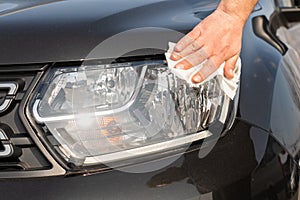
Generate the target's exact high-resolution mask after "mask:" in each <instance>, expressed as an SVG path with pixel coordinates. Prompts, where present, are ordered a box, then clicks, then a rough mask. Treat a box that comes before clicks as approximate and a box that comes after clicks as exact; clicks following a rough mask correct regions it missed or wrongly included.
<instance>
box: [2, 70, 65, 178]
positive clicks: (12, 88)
mask: <svg viewBox="0 0 300 200" xmlns="http://www.w3.org/2000/svg"><path fill="white" fill-rule="evenodd" d="M44 67H45V66H44V65H36V66H0V178H12V177H27V176H28V177H29V176H30V177H33V176H41V174H42V176H43V175H45V176H48V175H55V174H56V173H55V172H53V170H54V171H56V172H57V173H61V172H62V171H61V170H57V168H58V166H57V167H55V165H57V164H56V162H54V161H53V160H51V159H50V160H49V157H50V156H47V155H46V154H45V153H43V152H42V148H41V147H43V146H42V145H38V144H37V142H36V141H38V140H37V139H35V137H36V134H35V133H34V132H33V130H32V129H31V128H30V126H29V124H28V120H27V119H26V117H25V114H24V113H25V104H26V99H27V97H28V96H29V95H30V94H31V90H32V89H33V88H34V85H35V83H36V82H37V80H38V78H39V77H40V76H41V74H42V73H43V69H44ZM45 152H46V151H45ZM47 157H48V158H47ZM28 172H31V173H28ZM32 172H33V173H32ZM45 172H47V173H45ZM50 172H51V173H50Z"/></svg>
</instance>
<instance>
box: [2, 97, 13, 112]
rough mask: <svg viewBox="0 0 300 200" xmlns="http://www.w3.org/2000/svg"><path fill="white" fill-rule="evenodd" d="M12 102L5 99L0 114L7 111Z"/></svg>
mask: <svg viewBox="0 0 300 200" xmlns="http://www.w3.org/2000/svg"><path fill="white" fill-rule="evenodd" d="M11 102H12V99H5V100H4V102H3V103H2V104H1V105H0V112H3V111H5V110H6V109H7V108H8V107H9V105H10V103H11Z"/></svg>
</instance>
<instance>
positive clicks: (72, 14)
mask: <svg viewBox="0 0 300 200" xmlns="http://www.w3.org/2000/svg"><path fill="white" fill-rule="evenodd" d="M12 3H15V7H13V6H10V7H9V9H7V10H5V9H3V10H2V11H0V27H5V28H4V29H2V30H4V31H0V43H1V46H0V52H1V54H0V70H2V71H1V74H0V75H1V76H2V79H1V80H3V79H4V78H3V77H5V74H6V73H8V72H9V71H10V73H11V72H14V71H18V68H20V69H22V68H23V69H22V70H20V71H26V67H27V70H29V68H31V66H32V64H35V63H42V64H41V66H42V67H41V68H39V67H37V70H35V69H36V68H34V67H33V69H30V70H32V71H39V74H40V75H42V74H43V66H46V65H47V64H51V63H59V62H73V61H80V60H82V59H84V58H85V57H86V56H87V54H88V53H89V52H90V51H91V50H92V49H93V48H94V47H95V46H96V45H97V44H99V43H100V42H101V41H103V40H104V39H106V38H108V37H110V36H112V35H114V34H117V33H119V32H122V31H125V30H128V29H132V28H139V27H163V28H169V29H174V30H177V31H181V32H183V33H186V32H187V31H189V30H190V29H192V27H193V26H194V25H195V24H197V23H198V22H199V21H200V18H203V17H205V16H206V15H207V14H208V13H210V12H211V10H212V9H213V8H215V7H216V5H217V1H206V0H205V1H196V0H186V1H181V0H176V1H152V2H147V3H145V2H141V1H126V2H123V1H119V2H118V5H119V6H116V4H115V3H116V1H106V2H103V1H45V2H43V3H42V4H41V3H40V2H38V1H29V2H26V3H24V2H21V1H14V2H12ZM272 6H273V4H272V3H271V2H270V1H268V0H262V1H260V9H258V10H257V11H255V12H253V13H252V15H251V17H250V19H249V20H248V22H247V24H246V26H245V28H244V36H243V49H242V53H241V58H242V65H243V68H242V76H241V85H240V100H239V107H238V108H239V109H238V114H237V118H236V120H235V123H234V125H233V127H232V128H231V129H230V131H229V132H228V133H227V134H226V135H225V137H223V138H221V139H220V140H219V141H218V143H217V145H216V146H215V148H214V149H213V151H212V152H211V153H210V154H209V155H208V156H207V157H205V158H203V159H199V158H198V157H197V155H198V154H197V151H192V152H190V153H187V154H185V155H183V156H181V158H180V159H178V160H177V161H176V162H175V163H173V164H172V165H171V166H168V167H166V168H164V169H161V170H159V171H154V172H149V173H144V174H133V173H125V172H121V171H118V170H112V171H107V172H103V173H98V174H92V175H90V176H87V175H89V172H88V171H87V172H86V173H85V174H86V175H85V176H74V177H72V176H70V175H71V174H70V175H68V176H66V177H63V176H59V177H47V178H33V179H24V180H18V179H13V180H5V179H3V180H1V181H0V191H1V194H2V195H1V199H20V198H23V199H41V198H43V199H85V198H86V199H193V198H195V199H196V198H199V197H200V196H202V197H203V198H204V196H203V195H204V194H206V197H205V198H208V199H210V198H212V197H213V199H231V200H232V199H296V198H297V197H296V195H297V189H298V182H297V180H298V173H297V172H298V171H297V170H298V169H297V167H298V166H297V163H296V162H297V161H298V160H297V159H298V152H299V145H300V144H299V141H298V138H299V133H298V132H297V131H296V132H295V128H294V126H295V124H291V123H290V122H289V121H286V120H285V119H288V118H289V117H290V116H284V115H282V116H277V117H280V119H282V121H283V122H284V123H282V124H276V123H275V124H274V122H273V121H272V120H273V119H274V118H273V117H272V110H273V109H276V108H279V107H280V108H282V107H283V108H285V109H290V108H291V107H292V108H293V109H298V110H299V108H298V107H299V106H297V104H296V102H295V101H289V102H294V105H287V104H285V99H284V98H283V99H281V100H280V101H274V91H276V96H281V95H284V96H287V97H291V98H292V97H293V95H294V93H295V91H294V90H295V88H296V87H293V85H292V84H293V83H292V82H291V81H288V80H289V79H291V77H287V76H286V73H284V71H285V65H284V64H283V63H282V59H283V58H284V55H283V52H280V50H278V48H274V45H272V44H271V45H270V44H269V43H270V42H269V43H268V42H266V41H265V40H263V38H260V37H259V36H258V35H257V34H255V33H254V31H253V18H255V17H259V16H265V17H266V19H270V16H271V14H272V13H273V12H274V11H275V10H274V9H273V7H272ZM199 13H200V14H199ZM201 13H203V14H201ZM167 42H168V41H166V44H167ZM275 42H276V41H275ZM148 53H149V54H151V55H156V54H160V53H161V51H155V50H153V51H150V52H148ZM141 55H142V56H144V52H143V53H142V52H134V54H131V55H130V54H129V55H127V56H128V57H130V56H141ZM30 70H29V71H30ZM15 73H18V72H15ZM0 78H1V77H0ZM294 78H295V77H294ZM296 78H297V77H296ZM38 79H39V77H38V78H36V81H37V80H38ZM1 80H0V81H1ZM291 80H292V79H291ZM286 83H288V84H287V85H289V86H290V87H289V88H290V89H289V90H287V91H282V89H281V88H280V87H279V86H280V85H282V84H286ZM31 88H32V89H33V88H34V85H31ZM30 92H31V91H30ZM274 102H275V103H274ZM21 105H22V106H21V108H20V112H19V113H21V115H23V117H22V120H23V122H24V123H25V124H27V125H26V130H25V131H28V132H29V133H30V134H31V135H34V131H33V129H32V128H31V127H30V125H29V123H28V121H27V118H26V116H24V111H23V110H22V109H24V107H25V104H21ZM298 110H297V111H298ZM22 113H23V114H22ZM283 114H285V115H289V113H283ZM296 117H297V115H296ZM296 120H298V122H299V118H296ZM0 122H1V123H4V122H5V123H7V124H9V123H10V122H9V120H7V119H5V115H4V116H1V117H0ZM298 124H299V123H298ZM274 126H275V127H274ZM278 126H279V128H278ZM273 130H276V131H275V132H274V131H273ZM278 130H281V131H278ZM33 138H37V137H36V136H33ZM291 138H292V139H291ZM288 139H291V141H294V142H292V143H290V144H288V145H286V144H287V143H286V141H289V140H288ZM34 141H35V142H37V143H39V145H40V146H42V144H41V143H40V142H39V141H38V140H37V139H34ZM297 141H298V142H297ZM287 152H288V153H289V154H287ZM43 153H44V154H45V156H46V157H47V159H50V162H51V163H52V164H53V163H55V160H54V159H53V158H51V154H49V153H47V152H46V151H43ZM283 158H285V159H283ZM51 159H52V160H51ZM153 162H160V161H159V160H158V161H153ZM145 164H147V163H145ZM53 166H54V168H56V172H58V171H59V173H57V175H58V174H63V173H64V170H63V169H60V168H61V167H60V166H59V165H55V164H54V165H53ZM3 173H6V172H3ZM25 173H28V174H30V173H32V172H25ZM47 173H49V175H53V174H51V173H52V172H51V173H50V172H47V171H46V170H45V172H44V175H47ZM53 173H54V174H55V170H54V171H53ZM33 176H34V174H33ZM202 194H203V195H202Z"/></svg>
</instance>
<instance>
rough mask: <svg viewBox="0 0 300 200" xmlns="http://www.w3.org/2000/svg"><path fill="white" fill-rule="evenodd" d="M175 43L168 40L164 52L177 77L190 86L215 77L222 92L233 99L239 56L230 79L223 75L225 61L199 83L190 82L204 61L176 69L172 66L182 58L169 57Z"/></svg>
mask: <svg viewBox="0 0 300 200" xmlns="http://www.w3.org/2000/svg"><path fill="white" fill-rule="evenodd" d="M175 45H176V44H175V43H173V42H169V49H168V51H167V52H166V53H165V56H166V60H167V63H168V67H169V70H170V71H171V72H172V73H173V74H174V75H175V76H177V77H178V78H180V79H183V80H185V81H186V82H187V83H188V84H189V85H190V86H191V87H197V86H199V85H201V84H203V83H205V82H207V81H209V80H211V79H212V78H214V77H217V80H218V82H219V84H220V87H221V89H222V90H223V91H224V93H225V94H226V95H227V96H228V97H229V98H230V99H233V98H234V96H235V94H236V91H237V88H238V84H239V80H240V75H241V59H240V58H239V59H238V61H237V62H236V65H235V68H234V70H233V73H234V77H233V78H232V79H228V78H226V77H225V76H224V65H225V62H224V63H222V64H221V66H220V67H219V68H218V69H217V70H216V71H215V72H214V73H212V74H211V75H210V76H209V77H207V78H206V79H205V80H204V81H202V82H201V83H197V84H195V83H193V82H192V77H193V76H194V75H195V74H196V73H197V72H198V71H199V70H200V69H201V67H202V66H203V64H204V63H205V61H204V62H202V63H200V64H199V65H197V66H194V67H192V68H190V69H187V70H184V69H176V68H174V66H175V65H176V64H177V63H179V62H180V61H181V60H183V59H184V58H182V59H180V60H178V61H174V60H171V59H170V56H171V53H172V52H173V49H174V47H175Z"/></svg>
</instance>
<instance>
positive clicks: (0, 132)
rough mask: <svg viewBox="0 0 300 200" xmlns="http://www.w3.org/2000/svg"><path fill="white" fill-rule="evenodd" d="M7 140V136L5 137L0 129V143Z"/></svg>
mask: <svg viewBox="0 0 300 200" xmlns="http://www.w3.org/2000/svg"><path fill="white" fill-rule="evenodd" d="M2 140H8V138H7V136H6V135H5V133H4V131H3V130H2V129H0V141H2Z"/></svg>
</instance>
